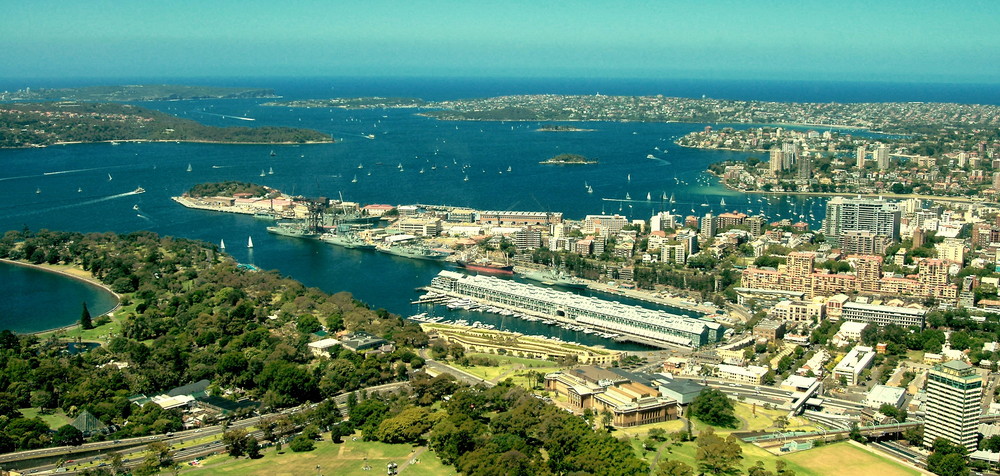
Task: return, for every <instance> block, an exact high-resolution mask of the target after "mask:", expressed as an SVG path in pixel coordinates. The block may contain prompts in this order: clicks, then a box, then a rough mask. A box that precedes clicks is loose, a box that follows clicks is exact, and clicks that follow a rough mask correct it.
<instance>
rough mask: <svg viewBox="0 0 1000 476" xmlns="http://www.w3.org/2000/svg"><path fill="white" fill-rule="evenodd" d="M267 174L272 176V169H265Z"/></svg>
mask: <svg viewBox="0 0 1000 476" xmlns="http://www.w3.org/2000/svg"><path fill="white" fill-rule="evenodd" d="M267 174H268V175H274V167H271V168H268V169H267Z"/></svg>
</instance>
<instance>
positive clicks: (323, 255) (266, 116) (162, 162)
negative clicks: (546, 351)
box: [0, 78, 1000, 346]
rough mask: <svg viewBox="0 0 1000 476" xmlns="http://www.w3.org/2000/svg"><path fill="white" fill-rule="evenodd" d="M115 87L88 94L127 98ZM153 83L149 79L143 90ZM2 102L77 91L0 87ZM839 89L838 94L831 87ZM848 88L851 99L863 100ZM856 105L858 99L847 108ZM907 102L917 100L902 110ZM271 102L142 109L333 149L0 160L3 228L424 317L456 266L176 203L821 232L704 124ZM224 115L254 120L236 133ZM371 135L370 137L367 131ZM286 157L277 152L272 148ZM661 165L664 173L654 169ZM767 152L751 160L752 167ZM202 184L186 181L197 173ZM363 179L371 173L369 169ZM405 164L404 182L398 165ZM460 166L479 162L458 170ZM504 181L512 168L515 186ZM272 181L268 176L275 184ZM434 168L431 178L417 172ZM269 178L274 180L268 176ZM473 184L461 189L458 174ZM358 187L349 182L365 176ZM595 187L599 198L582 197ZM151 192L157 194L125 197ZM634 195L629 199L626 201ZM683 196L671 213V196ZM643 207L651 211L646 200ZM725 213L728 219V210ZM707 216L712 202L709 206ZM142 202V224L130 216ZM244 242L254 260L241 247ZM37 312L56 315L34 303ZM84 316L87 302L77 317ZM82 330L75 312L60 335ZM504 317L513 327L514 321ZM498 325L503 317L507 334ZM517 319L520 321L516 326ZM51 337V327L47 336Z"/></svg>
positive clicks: (606, 86)
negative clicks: (721, 165)
mask: <svg viewBox="0 0 1000 476" xmlns="http://www.w3.org/2000/svg"><path fill="white" fill-rule="evenodd" d="M136 82H142V81H136V80H131V81H130V80H128V79H121V78H119V79H117V80H114V79H108V80H104V81H101V82H99V83H98V82H94V81H83V80H80V81H79V84H128V83H136ZM145 82H149V81H145ZM171 82H175V83H186V84H216V85H248V86H257V87H273V88H275V89H276V91H277V93H278V94H280V95H282V96H284V97H285V98H287V99H305V98H327V97H339V96H343V97H348V96H369V95H378V96H386V97H388V96H416V97H422V98H425V99H434V100H438V99H458V98H467V97H485V96H493V95H499V94H519V93H556V94H559V93H562V94H584V93H586V94H593V93H596V92H600V93H602V94H664V95H676V96H694V95H696V96H701V95H702V94H706V95H709V96H712V97H734V98H740V97H744V98H751V99H771V100H795V101H824V100H825V101H828V100H838V101H845V102H846V101H852V99H851V97H854V98H856V99H853V100H855V101H862V100H864V101H870V100H876V99H874V98H873V97H872V96H876V95H881V94H883V93H884V94H885V96H886V97H885V99H883V100H910V101H921V100H925V101H932V100H933V101H945V100H948V99H947V96H948V94H952V95H953V97H955V99H952V100H953V101H957V102H977V103H986V102H989V103H998V102H1000V95H998V94H997V91H996V89H995V88H993V89H990V88H980V89H977V87H976V86H975V85H971V86H967V87H957V86H941V87H938V88H933V87H930V86H926V87H916V86H914V87H911V88H909V89H906V88H902V89H900V88H899V87H896V88H887V87H885V86H884V85H881V84H875V85H871V84H869V85H864V84H860V85H853V86H851V85H849V84H840V83H837V84H836V87H834V86H831V85H826V86H824V85H817V84H813V83H808V84H806V83H803V84H798V85H795V84H790V83H724V82H714V83H696V82H684V81H675V82H672V83H671V82H656V81H614V80H606V81H595V80H587V81H582V82H567V81H566V80H558V81H556V80H540V79H536V80H510V81H504V80H471V79H463V80H428V79H363V80H362V79H275V78H261V79H246V78H240V79H227V80H218V79H216V80H211V81H207V80H176V81H171ZM0 83H2V84H0V88H2V89H16V88H20V87H24V86H31V87H42V86H56V85H58V86H71V85H74V83H73V82H69V81H63V82H61V83H58V84H45V83H44V82H26V83H25V84H13V83H11V82H9V81H3V82H0ZM831 84H833V83H831ZM852 87H853V89H852ZM852 95H853V96H852ZM900 95H907V97H899V96H900ZM261 102H264V100H205V101H183V102H152V103H143V104H142V105H143V106H146V107H151V108H155V109H159V110H162V111H165V112H168V113H171V114H176V115H178V116H180V117H186V118H191V119H195V120H198V121H200V122H203V123H206V124H210V125H217V126H252V127H258V126H264V125H282V126H294V127H306V128H313V129H317V130H320V131H323V132H326V133H329V134H332V135H333V136H334V137H336V138H337V139H338V142H337V143H336V144H319V145H301V146H257V145H218V144H187V143H157V144H134V143H122V144H121V145H118V146H113V145H110V144H78V145H66V146H54V147H48V148H44V149H18V150H0V163H2V164H3V168H2V169H0V197H2V198H3V200H2V201H0V229H3V230H9V229H20V228H22V227H25V226H27V227H30V228H31V229H35V230H37V229H42V228H47V229H58V230H73V231H82V232H103V231H114V232H118V233H126V232H130V231H136V230H150V231H154V232H157V233H160V234H163V235H174V236H182V237H186V238H192V239H200V240H205V241H209V242H213V243H218V242H219V241H220V240H223V239H224V240H225V242H226V244H227V245H228V246H229V247H228V249H227V252H229V253H230V254H232V255H233V256H234V257H235V258H236V259H237V260H238V261H240V262H246V263H252V264H254V265H256V266H258V267H261V268H264V269H277V270H279V271H281V272H282V273H283V274H285V275H288V276H290V277H292V278H295V279H298V280H300V281H302V282H303V283H305V284H306V285H308V286H316V287H319V288H321V289H323V290H325V291H329V292H337V291H350V292H351V293H353V294H354V295H355V296H356V297H358V298H359V299H361V300H363V301H366V302H368V303H370V304H371V305H372V306H374V307H384V308H386V309H388V310H390V311H392V312H396V313H399V314H402V315H410V314H414V313H416V312H424V311H427V310H428V309H421V308H418V307H417V306H413V305H411V304H409V303H410V301H411V300H413V299H415V298H416V296H417V295H418V293H416V292H415V291H414V289H415V288H416V287H418V286H423V285H426V284H428V283H429V282H430V280H431V278H432V277H433V276H434V275H435V274H437V272H438V271H440V270H441V269H443V268H444V267H446V266H447V265H444V264H439V263H429V262H423V261H414V260H407V259H403V258H398V257H393V256H388V255H384V254H377V253H371V252H365V251H358V250H347V249H343V248H338V247H333V246H329V245H326V244H323V243H320V242H312V241H304V240H298V239H295V238H288V237H281V236H274V235H270V234H268V233H267V232H266V231H265V229H264V228H265V226H266V223H264V222H262V221H259V220H256V219H254V218H252V217H249V216H242V215H239V216H237V215H228V214H218V213H213V212H207V211H199V210H189V209H185V208H183V207H181V206H179V205H177V204H176V203H174V202H173V201H171V200H170V197H171V196H175V195H179V194H181V193H183V192H184V191H186V190H188V189H189V188H190V187H191V186H193V185H195V184H198V183H203V182H213V181H223V180H242V181H250V182H256V183H261V184H263V185H267V186H271V187H276V188H279V189H281V190H283V191H285V192H288V193H294V194H302V195H306V196H326V197H337V196H338V195H339V194H341V193H342V194H343V196H344V198H345V199H346V200H351V201H358V202H362V203H388V204H408V203H424V204H446V205H456V206H467V207H473V208H478V209H497V210H538V211H552V212H555V211H559V212H563V213H564V214H565V216H566V217H567V218H573V219H579V218H582V217H583V216H584V215H586V214H595V213H602V212H604V213H621V214H624V215H626V216H628V217H630V218H634V219H648V218H649V216H650V215H651V214H652V213H654V212H656V211H660V210H663V209H668V210H669V209H675V210H676V212H677V213H681V214H685V215H687V214H692V210H693V213H695V214H698V215H702V214H704V213H706V212H708V211H710V210H711V211H713V212H715V213H720V212H722V211H723V210H724V209H725V210H730V211H731V210H740V211H744V212H747V211H752V212H753V213H759V212H761V211H764V212H765V213H766V214H768V217H769V218H770V219H778V218H792V217H795V218H798V217H799V216H802V217H803V218H804V219H805V220H806V221H808V222H810V223H811V224H812V225H813V226H818V225H819V222H820V221H821V219H822V217H823V214H824V213H825V212H824V210H825V208H824V207H825V200H823V199H818V198H811V197H786V198H778V197H771V198H763V197H759V196H756V195H750V196H748V195H744V194H740V193H736V192H732V191H728V190H726V189H725V188H723V187H721V186H719V185H718V184H717V182H716V180H714V179H713V178H712V177H711V176H709V175H708V174H706V173H705V172H704V171H705V168H706V166H707V165H708V164H710V163H712V162H717V161H721V160H728V159H742V158H746V157H747V156H749V155H751V154H746V153H737V152H726V151H703V150H695V149H685V148H681V147H678V146H676V145H674V144H673V139H675V138H676V137H678V136H681V135H683V134H685V133H687V132H690V131H693V130H698V129H701V128H703V127H704V126H705V124H677V123H671V124H643V123H610V122H598V123H586V124H585V125H584V126H583V127H586V128H590V129H594V131H592V132H559V133H553V132H538V131H536V129H537V128H538V126H539V123H536V122H450V121H438V120H435V119H429V118H425V117H421V116H417V115H415V113H416V112H418V111H416V110H413V109H374V110H343V109H328V108H314V109H301V108H294V109H293V108H283V107H263V106H260V105H259V104H260V103H261ZM220 115H229V116H243V117H252V118H254V119H255V121H252V122H250V121H242V120H234V119H228V118H224V117H220ZM368 134H374V135H375V136H376V138H375V139H374V140H370V139H367V138H365V137H364V136H365V135H368ZM272 150H273V151H274V152H275V156H273V157H272V156H271V155H270V152H271V151H272ZM563 152H567V153H578V154H582V155H585V156H588V157H596V158H598V159H599V160H600V163H599V164H598V165H593V166H577V167H566V166H563V167H560V166H551V165H541V164H539V163H538V162H539V161H541V160H544V159H546V158H549V157H551V156H553V155H556V154H559V153H563ZM649 154H652V155H653V156H654V157H655V159H649V158H647V155H649ZM759 155H760V154H758V156H759ZM189 164H190V166H191V171H190V172H188V171H187V168H188V165H189ZM359 165H360V166H362V168H359ZM400 165H401V166H402V171H400V169H399V166H400ZM463 165H468V167H466V169H465V171H463V170H462V166H463ZM508 167H509V168H510V172H508ZM270 169H273V170H274V173H273V175H269V174H267V173H266V171H269V170H270ZM421 170H423V173H421ZM262 173H265V175H264V176H261V174H262ZM466 175H467V176H468V181H465V180H464V178H465V176H466ZM355 177H356V178H357V182H356V183H352V180H353V179H354V178H355ZM585 184H588V185H590V186H591V187H593V189H594V193H593V194H588V193H587V192H586V189H585ZM138 186H142V187H143V188H145V190H146V193H144V194H140V195H133V194H130V192H131V191H132V190H134V189H135V188H136V187H138ZM626 194H627V195H628V196H630V197H631V199H632V201H628V202H623V201H610V200H603V199H615V200H621V199H624V198H625V197H626ZM671 194H673V195H674V196H675V199H676V203H675V204H674V205H673V206H671V205H670V204H669V203H664V201H663V200H662V197H663V196H664V195H666V196H668V197H669V196H670V195H671ZM647 195H648V196H649V197H650V198H651V200H649V201H646V197H647ZM722 199H725V202H726V206H725V207H722V206H720V202H721V200H722ZM702 204H705V206H702ZM134 206H138V210H135V209H134ZM248 237H252V238H253V241H254V245H255V247H254V248H253V249H247V248H245V246H244V244H245V243H246V241H247V238H248ZM21 306H23V307H25V308H27V309H28V312H29V313H34V314H38V313H44V312H46V309H45V306H41V305H37V306H36V305H33V304H32V303H31V302H23V303H21ZM77 306H78V304H77ZM431 312H432V313H436V314H442V315H449V316H452V317H454V318H465V319H470V320H473V319H474V320H482V321H483V322H492V323H497V324H501V325H504V326H506V327H509V328H513V329H516V330H519V331H521V332H526V333H533V334H542V333H546V334H554V335H557V336H559V337H560V338H563V339H564V340H572V341H578V342H582V343H589V344H602V345H608V346H616V345H617V346H620V344H614V343H612V342H611V341H609V340H605V339H601V338H598V337H593V336H590V335H585V334H582V333H574V332H569V331H563V330H562V329H557V328H549V327H548V326H544V325H542V324H538V323H526V322H522V321H516V322H515V321H511V319H510V318H502V317H499V316H495V315H491V314H483V315H479V314H475V315H473V316H468V315H460V314H459V313H448V311H446V310H444V309H443V308H435V309H432V310H431ZM5 316H8V314H6V313H4V314H0V328H4V327H13V328H17V327H18V326H19V325H20V324H19V320H20V319H23V318H15V319H12V318H9V317H5ZM78 317H79V312H78V311H77V312H76V313H74V314H73V315H72V316H71V317H68V318H67V319H66V321H64V322H60V323H59V324H69V323H72V322H73V321H74V320H75V319H76V318H78ZM503 319H506V320H503ZM501 320H503V321H502V322H501ZM508 321H510V322H508ZM53 325H56V324H53Z"/></svg>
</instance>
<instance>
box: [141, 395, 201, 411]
mask: <svg viewBox="0 0 1000 476" xmlns="http://www.w3.org/2000/svg"><path fill="white" fill-rule="evenodd" d="M151 400H152V401H153V403H155V404H157V405H159V406H160V407H162V408H163V409H164V410H169V409H171V408H177V407H182V406H184V405H187V404H188V403H189V402H192V401H194V397H192V396H191V395H178V396H176V397H171V396H167V395H157V396H155V397H153V398H152V399H151Z"/></svg>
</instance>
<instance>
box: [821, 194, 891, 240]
mask: <svg viewBox="0 0 1000 476" xmlns="http://www.w3.org/2000/svg"><path fill="white" fill-rule="evenodd" d="M900 217H901V212H900V207H899V204H898V203H896V202H889V201H886V200H885V199H883V198H861V197H858V198H846V197H834V198H832V199H830V201H829V202H827V204H826V219H825V220H824V221H823V234H824V235H826V239H827V241H828V242H830V244H832V245H834V246H840V235H841V234H843V232H845V231H870V232H872V233H874V234H876V235H878V236H886V237H889V238H890V239H891V240H892V241H896V240H898V239H899V223H900Z"/></svg>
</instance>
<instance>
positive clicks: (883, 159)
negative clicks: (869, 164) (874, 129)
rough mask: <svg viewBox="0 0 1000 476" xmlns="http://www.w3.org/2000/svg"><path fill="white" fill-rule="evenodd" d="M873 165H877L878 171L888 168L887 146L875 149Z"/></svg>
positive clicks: (883, 145)
mask: <svg viewBox="0 0 1000 476" xmlns="http://www.w3.org/2000/svg"><path fill="white" fill-rule="evenodd" d="M875 163H877V164H878V169H879V170H885V169H888V168H889V146H887V145H885V144H882V145H880V146H878V148H877V149H875Z"/></svg>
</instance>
